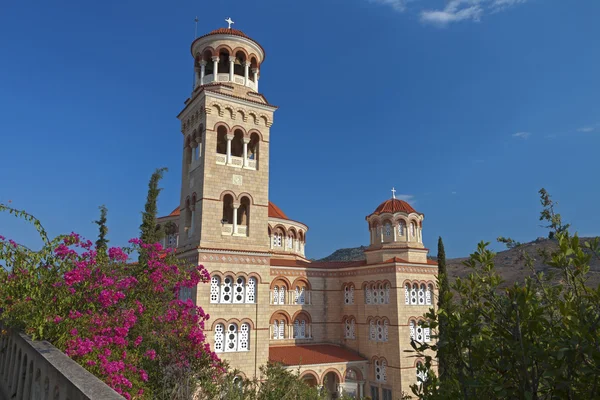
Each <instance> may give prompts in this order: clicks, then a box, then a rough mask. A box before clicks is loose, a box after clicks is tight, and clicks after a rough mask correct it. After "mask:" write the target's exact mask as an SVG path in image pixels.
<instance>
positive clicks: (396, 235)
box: [392, 225, 398, 242]
mask: <svg viewBox="0 0 600 400" xmlns="http://www.w3.org/2000/svg"><path fill="white" fill-rule="evenodd" d="M392 231H394V242H395V241H397V240H398V225H392Z"/></svg>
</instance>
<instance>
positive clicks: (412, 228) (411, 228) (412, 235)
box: [410, 221, 417, 238]
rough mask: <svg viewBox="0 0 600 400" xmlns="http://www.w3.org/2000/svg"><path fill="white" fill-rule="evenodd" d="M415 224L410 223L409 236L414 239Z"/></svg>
mask: <svg viewBox="0 0 600 400" xmlns="http://www.w3.org/2000/svg"><path fill="white" fill-rule="evenodd" d="M416 231H417V224H415V223H414V221H413V222H411V223H410V236H411V237H412V238H415V236H416V234H417V232H416Z"/></svg>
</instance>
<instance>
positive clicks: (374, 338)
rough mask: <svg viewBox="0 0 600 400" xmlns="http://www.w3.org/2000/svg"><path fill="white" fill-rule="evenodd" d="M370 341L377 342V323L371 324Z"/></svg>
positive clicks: (371, 322)
mask: <svg viewBox="0 0 600 400" xmlns="http://www.w3.org/2000/svg"><path fill="white" fill-rule="evenodd" d="M369 339H370V340H372V341H373V342H375V341H377V328H376V327H375V321H373V320H371V321H370V322H369Z"/></svg>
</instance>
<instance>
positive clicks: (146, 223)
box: [138, 168, 167, 265]
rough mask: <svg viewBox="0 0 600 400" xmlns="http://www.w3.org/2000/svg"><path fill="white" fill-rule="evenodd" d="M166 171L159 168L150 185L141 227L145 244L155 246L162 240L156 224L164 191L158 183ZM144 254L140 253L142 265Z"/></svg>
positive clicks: (141, 234) (141, 237)
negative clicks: (159, 196)
mask: <svg viewBox="0 0 600 400" xmlns="http://www.w3.org/2000/svg"><path fill="white" fill-rule="evenodd" d="M166 171H167V168H158V169H157V170H156V171H154V173H153V174H152V176H151V177H150V182H149V183H148V195H147V197H146V205H145V207H144V212H143V213H142V224H141V225H140V239H141V240H142V242H143V243H149V244H154V243H156V242H158V241H159V240H160V239H161V238H162V230H161V229H160V228H159V227H158V225H157V224H156V215H157V213H158V206H157V201H158V195H159V194H160V192H161V190H162V189H160V188H159V187H158V183H159V182H160V180H161V179H162V177H163V174H164V173H165V172H166ZM143 253H144V252H143V251H141V252H140V256H139V259H138V260H139V262H140V265H143V261H145V254H143Z"/></svg>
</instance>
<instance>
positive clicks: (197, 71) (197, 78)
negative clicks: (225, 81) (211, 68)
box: [194, 67, 202, 89]
mask: <svg viewBox="0 0 600 400" xmlns="http://www.w3.org/2000/svg"><path fill="white" fill-rule="evenodd" d="M194 74H195V80H194V89H196V88H197V87H198V86H200V85H201V84H202V83H201V80H202V79H201V78H200V68H198V67H194Z"/></svg>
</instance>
